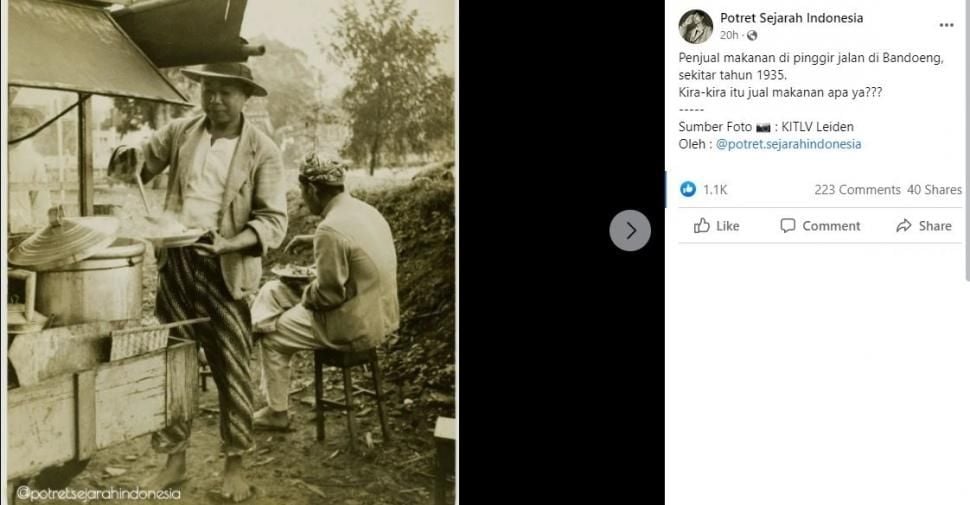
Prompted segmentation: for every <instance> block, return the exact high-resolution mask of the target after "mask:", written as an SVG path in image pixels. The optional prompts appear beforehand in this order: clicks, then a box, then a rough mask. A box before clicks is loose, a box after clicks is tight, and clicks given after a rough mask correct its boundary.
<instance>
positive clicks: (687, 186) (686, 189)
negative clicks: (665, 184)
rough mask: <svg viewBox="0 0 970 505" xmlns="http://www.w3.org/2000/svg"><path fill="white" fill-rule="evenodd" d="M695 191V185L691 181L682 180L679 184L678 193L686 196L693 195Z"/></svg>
mask: <svg viewBox="0 0 970 505" xmlns="http://www.w3.org/2000/svg"><path fill="white" fill-rule="evenodd" d="M696 192H697V185H696V184H694V183H693V182H690V181H684V183H683V184H681V185H680V194H682V195H684V196H686V197H687V198H690V197H692V196H694V193H696Z"/></svg>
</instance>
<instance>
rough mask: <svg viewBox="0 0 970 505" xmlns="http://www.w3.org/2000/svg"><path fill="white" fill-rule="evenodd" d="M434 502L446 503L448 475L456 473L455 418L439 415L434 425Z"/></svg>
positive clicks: (438, 503)
mask: <svg viewBox="0 0 970 505" xmlns="http://www.w3.org/2000/svg"><path fill="white" fill-rule="evenodd" d="M434 446H435V457H434V502H435V505H444V503H445V489H446V488H447V487H448V475H449V474H452V475H454V473H455V420H454V419H452V418H450V417H439V418H438V421H437V422H436V423H435V425H434Z"/></svg>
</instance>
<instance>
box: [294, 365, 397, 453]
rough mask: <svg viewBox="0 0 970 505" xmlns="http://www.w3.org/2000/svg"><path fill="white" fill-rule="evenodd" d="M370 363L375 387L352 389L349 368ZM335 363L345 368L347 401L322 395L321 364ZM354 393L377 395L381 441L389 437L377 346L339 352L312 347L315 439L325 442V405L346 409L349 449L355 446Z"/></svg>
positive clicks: (352, 449) (387, 439)
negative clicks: (315, 422)
mask: <svg viewBox="0 0 970 505" xmlns="http://www.w3.org/2000/svg"><path fill="white" fill-rule="evenodd" d="M362 365H370V367H371V377H372V378H373V381H374V391H368V390H366V389H363V388H357V390H356V391H355V390H354V388H353V384H352V382H351V380H350V369H351V368H353V367H355V366H362ZM325 366H335V367H340V368H341V369H343V372H344V396H345V397H346V403H339V402H334V401H331V400H327V399H325V398H324V397H323V392H324V387H323V367H325ZM356 393H368V394H371V395H373V396H374V397H375V398H377V415H378V416H379V417H380V419H381V433H382V434H383V435H384V443H385V444H386V443H389V442H390V441H391V432H390V431H389V430H388V429H387V418H386V417H385V415H384V390H383V388H382V387H381V367H380V364H379V363H378V360H377V349H371V350H369V351H362V352H340V351H334V350H330V349H317V350H315V351H313V396H314V406H315V408H316V414H317V440H319V441H320V442H324V441H325V440H326V438H327V433H326V427H325V425H324V421H325V420H324V415H323V414H324V405H326V406H329V407H333V408H336V409H340V410H343V411H345V412H347V433H348V434H349V436H350V451H351V452H356V450H357V445H356V442H357V430H356V428H355V427H354V399H353V396H354V394H356Z"/></svg>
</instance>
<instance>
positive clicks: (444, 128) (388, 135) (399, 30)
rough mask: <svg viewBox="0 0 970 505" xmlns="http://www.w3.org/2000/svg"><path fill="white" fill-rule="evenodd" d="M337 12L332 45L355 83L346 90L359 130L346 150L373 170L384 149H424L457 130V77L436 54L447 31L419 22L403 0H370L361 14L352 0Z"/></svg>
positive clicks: (354, 129) (353, 121)
mask: <svg viewBox="0 0 970 505" xmlns="http://www.w3.org/2000/svg"><path fill="white" fill-rule="evenodd" d="M334 14H335V15H336V16H337V28H336V30H335V32H334V41H333V42H332V44H331V45H330V49H331V50H332V54H333V56H334V57H335V59H336V61H337V62H338V63H340V64H341V65H342V66H343V67H344V68H345V70H347V71H348V74H349V75H350V78H351V81H352V84H351V85H350V86H349V87H348V88H347V89H346V90H345V91H344V94H343V96H342V103H343V106H344V108H345V110H346V111H347V112H348V113H349V115H350V118H351V119H350V121H351V124H350V126H351V130H352V132H353V135H352V137H351V140H350V142H349V144H348V145H347V146H346V148H345V154H347V155H349V156H350V157H352V158H353V159H354V160H355V161H358V162H361V161H362V160H365V159H366V160H368V166H369V167H370V173H371V175H373V173H374V169H375V168H376V167H377V166H378V165H379V164H380V163H381V156H382V154H383V153H385V152H389V153H391V154H395V155H403V154H407V153H415V154H426V153H428V152H429V151H430V149H431V147H432V146H433V145H434V143H435V141H437V140H441V139H442V138H444V139H447V138H448V137H449V136H450V135H452V129H453V123H454V109H453V106H452V101H453V91H454V81H453V79H451V78H450V77H448V76H446V75H443V74H442V73H441V69H440V67H439V66H438V64H437V60H436V59H435V48H436V46H437V45H438V44H440V43H441V42H442V41H443V40H444V36H443V35H442V34H438V33H435V32H432V31H431V30H429V29H427V28H423V27H419V26H418V25H417V21H416V19H417V11H415V10H412V11H410V12H407V13H405V12H404V10H403V6H402V1H401V0H369V1H368V2H367V9H366V12H363V13H362V12H361V11H359V10H358V9H357V7H356V6H355V5H354V3H352V2H350V1H347V2H345V3H344V4H343V5H342V6H341V7H340V9H339V10H338V11H336V12H334ZM451 142H453V140H452V141H450V142H449V144H450V143H451Z"/></svg>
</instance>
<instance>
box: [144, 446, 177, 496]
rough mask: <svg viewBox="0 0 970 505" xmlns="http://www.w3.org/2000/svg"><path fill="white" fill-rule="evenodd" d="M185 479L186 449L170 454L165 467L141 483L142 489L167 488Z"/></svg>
mask: <svg viewBox="0 0 970 505" xmlns="http://www.w3.org/2000/svg"><path fill="white" fill-rule="evenodd" d="M183 480H185V451H182V452H174V453H172V454H169V455H168V461H166V462H165V468H163V469H161V470H160V471H159V472H158V473H157V474H156V475H155V476H154V477H152V478H150V479H148V480H146V481H145V482H143V483H142V484H141V488H142V489H165V488H167V487H170V486H174V485H176V484H178V483H179V482H182V481H183Z"/></svg>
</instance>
